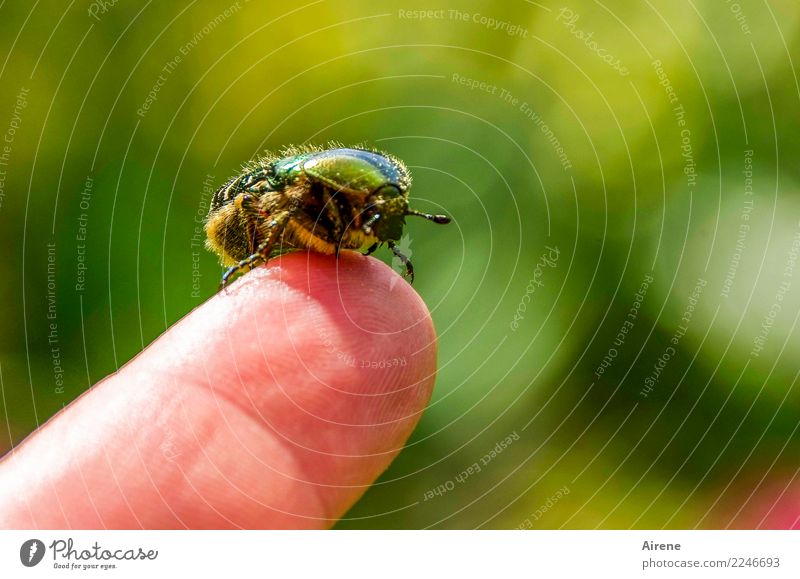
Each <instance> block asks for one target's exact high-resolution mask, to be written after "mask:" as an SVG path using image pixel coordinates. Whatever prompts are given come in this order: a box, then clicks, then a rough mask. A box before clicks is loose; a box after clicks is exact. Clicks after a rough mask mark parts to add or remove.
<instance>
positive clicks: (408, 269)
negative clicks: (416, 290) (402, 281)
mask: <svg viewBox="0 0 800 579" xmlns="http://www.w3.org/2000/svg"><path fill="white" fill-rule="evenodd" d="M386 244H387V245H388V246H389V249H391V250H392V253H393V254H395V255H396V256H397V257H398V258H399V259H400V261H401V262H402V263H403V265H405V266H406V276H408V278H409V280H408V283H410V284H413V283H414V266H413V265H411V261H410V260H409V259H408V258H407V257H406V256H405V255H403V254H402V253H401V252H400V250H399V249H397V246H396V245H395V244H394V241H387V242H386Z"/></svg>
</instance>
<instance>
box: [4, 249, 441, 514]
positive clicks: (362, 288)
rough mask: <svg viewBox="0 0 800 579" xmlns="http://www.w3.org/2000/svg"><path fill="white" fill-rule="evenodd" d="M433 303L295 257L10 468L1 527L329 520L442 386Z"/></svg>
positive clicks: (346, 269) (274, 264)
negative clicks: (437, 382)
mask: <svg viewBox="0 0 800 579" xmlns="http://www.w3.org/2000/svg"><path fill="white" fill-rule="evenodd" d="M435 369H436V339H435V333H434V329H433V324H432V322H431V319H430V315H429V313H428V310H427V308H426V307H425V304H424V303H423V302H422V300H421V299H420V297H419V296H418V295H417V294H416V292H414V290H413V289H412V288H411V287H410V286H409V285H408V284H407V283H406V282H405V281H403V280H402V279H398V278H397V274H395V273H394V272H393V271H391V270H390V269H389V268H388V267H387V266H385V265H384V264H383V263H381V262H379V261H377V260H375V259H373V258H369V257H364V256H361V255H359V254H355V253H350V252H346V253H342V255H340V257H339V259H338V260H336V259H335V258H333V257H331V256H323V255H319V254H316V253H305V252H297V253H292V254H289V255H286V256H283V257H282V258H278V259H275V260H272V261H270V263H269V264H268V265H267V266H265V267H262V268H258V269H256V270H254V271H252V272H251V273H249V274H248V275H246V276H244V277H243V278H241V279H240V280H238V281H237V282H235V283H234V284H233V285H232V286H230V287H229V288H228V289H227V290H225V291H223V292H221V293H220V294H217V295H215V296H214V297H212V298H211V299H209V300H208V301H207V302H205V303H204V304H203V305H201V306H199V307H198V308H197V309H195V310H194V311H193V312H191V313H190V314H189V315H187V316H186V317H185V318H184V319H182V320H181V321H180V322H178V323H177V324H176V325H174V326H173V327H172V328H170V329H169V330H168V331H167V332H166V333H165V334H164V335H162V336H161V337H160V338H158V339H157V340H156V341H155V342H154V343H153V344H151V345H150V346H149V347H148V348H147V349H146V350H145V351H144V352H142V353H141V354H140V355H139V356H137V357H136V358H135V359H134V360H132V361H131V362H130V363H128V364H127V365H126V366H124V367H123V368H122V369H120V371H119V372H117V373H116V374H114V375H112V376H109V377H108V378H106V379H105V380H103V381H102V382H101V383H99V384H97V385H96V386H94V387H93V388H92V389H91V390H90V391H88V392H87V393H86V394H84V395H83V396H82V397H81V398H79V399H78V400H77V401H76V402H74V403H73V404H71V405H70V406H68V407H67V408H66V409H65V410H64V411H63V412H61V413H60V414H58V415H57V416H56V417H54V418H53V419H52V420H50V421H49V422H48V423H47V424H46V425H45V426H44V427H42V428H41V429H39V430H38V431H37V432H36V433H34V434H33V435H32V436H31V437H29V439H28V440H27V441H26V442H24V443H23V444H22V445H21V446H19V447H17V448H16V449H15V450H14V451H12V452H11V453H10V454H9V455H8V456H7V457H6V458H5V459H4V460H3V461H2V462H0V526H2V527H3V528H49V529H62V528H140V527H141V528H195V529H196V528H327V527H330V526H331V525H332V524H333V523H334V522H335V520H336V519H337V518H339V517H341V516H342V515H343V514H344V513H345V512H346V511H347V509H348V508H349V507H350V506H351V505H352V504H353V503H354V502H355V501H356V500H357V499H358V498H359V497H360V496H361V495H362V494H363V493H364V491H365V490H366V488H367V487H368V486H369V485H370V484H371V483H372V482H373V481H374V480H375V479H376V478H377V477H378V475H379V474H380V473H381V472H383V470H385V469H386V467H387V466H388V465H389V463H390V462H391V460H392V459H393V458H394V456H395V455H396V454H397V452H398V451H399V450H400V449H401V447H402V446H403V444H404V442H405V440H406V439H407V438H408V436H409V434H410V433H411V431H412V429H413V428H414V426H415V425H416V423H417V421H418V420H419V418H420V415H421V413H422V410H423V409H424V407H425V405H426V403H427V402H428V400H429V398H430V394H431V390H432V387H433V382H434V376H435Z"/></svg>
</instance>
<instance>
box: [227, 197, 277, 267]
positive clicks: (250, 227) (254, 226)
mask: <svg viewBox="0 0 800 579" xmlns="http://www.w3.org/2000/svg"><path fill="white" fill-rule="evenodd" d="M234 203H235V204H236V205H237V206H238V207H239V208H240V209H241V210H242V213H243V214H244V215H245V217H247V238H248V241H249V242H250V253H251V254H252V253H255V250H256V247H257V243H258V222H259V221H261V220H263V219H264V218H265V217H269V213H267V212H266V211H264V210H263V209H262V208H261V207H260V205H259V203H258V202H257V199H256V197H255V196H254V195H250V194H249V193H242V194H240V195H239V196H237V198H236V200H235V201H234Z"/></svg>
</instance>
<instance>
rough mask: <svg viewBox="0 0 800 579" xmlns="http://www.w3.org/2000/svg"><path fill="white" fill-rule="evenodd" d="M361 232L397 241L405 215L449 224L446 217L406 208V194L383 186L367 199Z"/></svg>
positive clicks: (395, 187) (401, 231) (395, 186)
mask: <svg viewBox="0 0 800 579" xmlns="http://www.w3.org/2000/svg"><path fill="white" fill-rule="evenodd" d="M368 207H369V208H368V209H367V211H366V214H365V220H364V224H363V225H362V227H361V228H362V230H363V231H364V233H366V234H367V235H374V236H375V237H377V238H378V239H379V240H380V241H399V240H400V237H401V236H402V235H403V226H404V225H405V223H406V215H416V216H418V217H424V218H425V219H429V220H430V221H433V222H434V223H450V218H449V217H447V216H446V215H430V214H428V213H420V212H419V211H415V210H414V209H409V208H408V193H407V192H406V191H401V189H400V187H398V186H397V185H384V186H382V187H381V188H379V189H378V190H377V191H376V192H375V193H373V194H372V195H371V196H370V197H369V199H368Z"/></svg>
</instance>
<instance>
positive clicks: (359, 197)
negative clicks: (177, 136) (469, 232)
mask: <svg viewBox="0 0 800 579" xmlns="http://www.w3.org/2000/svg"><path fill="white" fill-rule="evenodd" d="M410 186H411V176H410V175H409V172H408V169H407V168H406V166H405V165H404V164H403V162H402V161H400V160H399V159H396V158H395V157H392V156H391V155H388V154H386V153H382V152H379V151H373V150H368V149H361V148H332V149H320V148H312V147H307V148H302V149H298V148H290V149H286V150H284V151H283V152H282V153H281V155H279V156H268V157H263V158H260V159H258V160H257V161H256V162H254V163H252V164H250V165H249V166H247V167H245V171H244V172H243V173H241V174H240V175H238V176H236V177H234V178H233V179H231V180H230V181H228V182H227V183H225V185H223V186H222V187H220V188H219V189H218V190H217V192H216V193H214V196H213V197H212V199H211V206H210V208H209V212H208V218H207V219H206V223H205V229H206V234H207V236H208V239H207V241H206V246H207V247H208V248H209V249H210V250H211V251H213V252H215V253H216V254H217V255H219V256H220V259H221V261H222V263H223V265H226V266H228V270H227V271H226V272H225V274H224V275H223V276H222V283H221V285H220V287H225V286H226V285H227V283H228V282H229V280H230V278H231V277H232V276H233V275H236V274H237V273H244V272H247V271H249V270H250V269H252V268H254V267H256V266H257V265H259V264H261V263H264V262H265V261H267V260H269V259H270V258H271V257H274V256H276V255H279V254H281V253H285V252H286V251H289V250H292V249H305V248H307V249H312V250H314V251H318V252H320V253H327V254H336V255H338V254H339V250H340V249H360V248H362V247H367V248H368V249H367V251H366V254H367V255H369V254H370V253H372V252H373V251H375V249H377V248H378V246H379V245H380V244H382V243H386V244H387V245H388V246H389V248H390V249H391V250H392V253H394V254H395V255H396V256H397V257H398V258H399V259H400V260H401V261H402V262H403V263H404V264H405V266H406V275H407V276H408V277H409V278H410V281H411V282H413V281H414V268H413V266H412V265H411V262H410V261H409V260H408V258H407V257H406V256H405V255H403V254H402V253H401V252H400V251H399V250H398V248H397V246H396V245H395V242H397V241H399V240H400V237H401V235H402V234H403V226H404V225H405V216H406V215H417V216H419V217H424V218H425V219H429V220H431V221H433V222H435V223H449V222H450V218H449V217H447V216H445V215H430V214H428V213H420V212H419V211H415V210H413V209H409V207H408V189H409V187H410Z"/></svg>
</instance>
